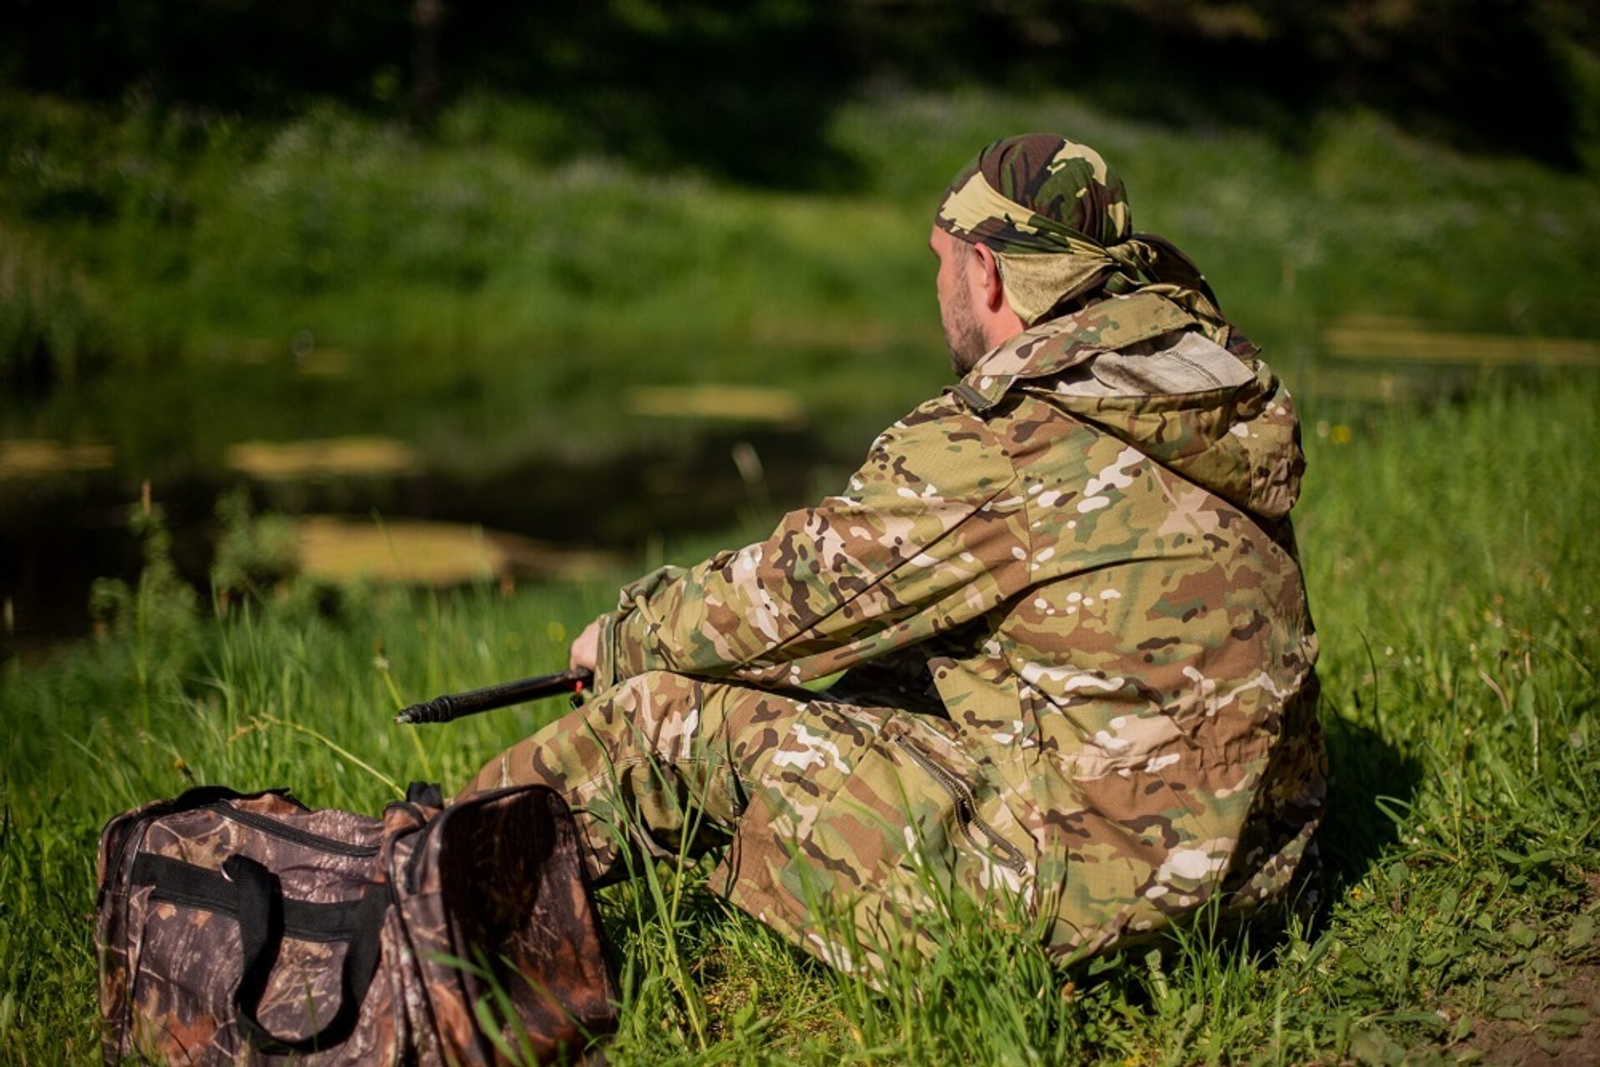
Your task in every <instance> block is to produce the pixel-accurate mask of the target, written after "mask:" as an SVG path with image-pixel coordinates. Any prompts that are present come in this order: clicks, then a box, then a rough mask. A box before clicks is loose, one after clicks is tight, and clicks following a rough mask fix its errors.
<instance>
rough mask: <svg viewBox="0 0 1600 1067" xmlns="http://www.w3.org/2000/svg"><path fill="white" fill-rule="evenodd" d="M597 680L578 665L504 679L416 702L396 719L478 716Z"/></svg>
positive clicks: (406, 722) (578, 689)
mask: <svg viewBox="0 0 1600 1067" xmlns="http://www.w3.org/2000/svg"><path fill="white" fill-rule="evenodd" d="M593 681H594V675H592V674H591V673H589V672H588V671H586V670H583V669H582V668H574V669H573V670H567V671H559V672H557V673H555V674H541V675H539V676H537V677H534V678H523V679H520V680H518V681H515V682H501V683H500V684H499V685H491V686H485V687H484V688H482V689H471V690H468V691H467V692H465V693H447V694H445V695H444V696H438V697H434V698H433V699H432V700H429V701H427V702H426V703H423V704H413V705H411V706H410V707H409V708H403V709H401V711H400V714H398V715H396V716H395V717H394V721H395V722H396V723H399V724H401V725H413V724H416V723H423V722H450V721H451V720H453V719H459V718H461V717H463V716H465V715H476V714H478V713H479V712H480V711H492V710H494V709H495V708H504V707H509V706H510V705H512V704H522V703H525V702H526V701H529V700H538V699H540V698H541V697H549V696H560V695H562V694H566V693H571V694H577V693H581V692H582V691H583V690H584V689H586V688H588V687H589V685H590V683H591V682H593Z"/></svg>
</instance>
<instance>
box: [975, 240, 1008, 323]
mask: <svg viewBox="0 0 1600 1067" xmlns="http://www.w3.org/2000/svg"><path fill="white" fill-rule="evenodd" d="M972 253H973V255H975V256H976V257H977V259H978V262H977V264H976V266H977V268H978V269H977V271H976V272H975V277H974V278H973V281H974V282H976V283H977V285H976V286H975V288H977V289H978V296H979V297H980V298H981V299H982V301H983V306H984V307H985V308H987V309H988V310H989V311H999V310H1000V309H1001V308H1002V307H1006V306H1007V305H1006V289H1005V285H1004V283H1002V282H1001V280H1000V261H999V260H998V259H997V258H995V254H994V250H993V249H992V248H990V247H989V246H988V245H984V244H973V245H972Z"/></svg>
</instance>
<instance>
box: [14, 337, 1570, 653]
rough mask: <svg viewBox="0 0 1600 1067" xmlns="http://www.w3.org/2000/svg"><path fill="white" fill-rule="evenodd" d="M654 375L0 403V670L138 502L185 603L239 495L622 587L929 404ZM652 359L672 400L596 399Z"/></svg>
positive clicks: (810, 380)
mask: <svg viewBox="0 0 1600 1067" xmlns="http://www.w3.org/2000/svg"><path fill="white" fill-rule="evenodd" d="M1285 350H1287V353H1286V352H1285ZM1275 351H1276V355H1275V356H1274V360H1273V362H1274V366H1275V367H1276V368H1277V369H1278V370H1279V371H1280V373H1283V374H1284V375H1285V377H1286V378H1287V379H1288V380H1289V382H1290V383H1291V386H1292V388H1293V389H1294V391H1295V393H1296V395H1297V396H1298V397H1299V398H1300V400H1301V408H1302V415H1303V416H1304V417H1305V418H1306V419H1307V421H1308V423H1309V424H1310V425H1312V426H1317V425H1320V424H1319V423H1318V422H1317V419H1318V416H1319V413H1321V412H1325V411H1331V410H1334V409H1341V410H1347V409H1348V408H1349V407H1350V406H1351V405H1358V406H1359V405H1371V404H1388V403H1395V402H1410V401H1414V400H1417V399H1419V398H1433V397H1449V396H1461V395H1465V394H1467V393H1470V392H1473V391H1474V390H1476V389H1479V388H1484V387H1485V385H1484V382H1485V381H1486V380H1490V379H1486V378H1485V374H1486V368H1489V371H1488V372H1489V373H1491V374H1492V375H1494V376H1495V377H1493V378H1492V381H1493V382H1495V383H1498V384H1500V385H1503V384H1505V383H1506V382H1507V381H1509V380H1513V379H1515V378H1517V377H1519V376H1522V377H1526V376H1530V375H1531V376H1536V375H1538V374H1539V373H1542V371H1541V368H1549V367H1551V366H1559V367H1565V368H1572V367H1583V368H1587V370H1585V371H1584V373H1588V372H1589V371H1600V344H1597V343H1595V342H1590V341H1540V340H1539V339H1528V338H1493V337H1484V336H1464V335H1453V334H1440V333H1432V332H1429V331H1425V330H1418V329H1415V328H1413V327H1411V326H1409V325H1407V324H1400V325H1396V324H1394V323H1386V322H1379V323H1367V322H1351V323H1346V324H1343V325H1341V326H1336V327H1330V328H1329V329H1328V330H1327V331H1325V335H1324V337H1323V338H1322V340H1321V342H1320V343H1318V344H1317V345H1315V346H1314V347H1308V346H1300V347H1299V348H1296V347H1295V346H1292V345H1283V346H1277V347H1276V349H1275ZM697 354H702V355H703V353H697ZM563 355H564V353H563ZM653 355H654V356H655V358H656V359H657V362H656V363H654V364H652V365H651V366H650V367H649V368H645V367H642V366H641V367H638V368H637V369H635V370H622V369H619V367H623V366H626V365H627V364H626V363H625V362H623V361H621V360H614V361H613V362H612V363H611V364H610V365H609V366H608V367H607V368H606V369H602V370H598V371H597V370H594V369H593V366H594V365H593V364H592V363H590V364H589V365H588V366H587V368H586V367H585V365H583V364H582V363H581V362H578V361H572V360H568V361H567V362H563V363H556V362H554V357H546V358H545V359H544V360H543V362H542V363H540V362H539V361H538V359H537V358H530V359H526V360H525V361H524V362H525V363H527V364H528V365H529V366H530V367H531V368H532V370H533V372H536V373H539V374H542V375H543V377H542V378H539V379H537V380H533V379H522V380H519V379H517V378H515V377H511V376H508V372H507V369H506V365H500V364H496V365H491V366H489V367H488V368H487V369H485V370H483V371H481V372H479V371H475V370H472V369H471V368H457V369H455V370H454V371H451V370H450V369H449V368H444V369H443V370H442V371H441V370H440V369H439V368H432V369H430V371H429V374H431V377H427V376H424V377H423V378H421V379H420V380H419V379H418V378H417V377H416V375H415V374H411V375H409V376H407V375H402V374H399V373H394V374H389V373H372V372H370V371H368V372H363V371H362V370H361V369H360V367H359V366H358V365H357V366H353V365H354V364H357V363H358V361H353V360H351V359H349V358H348V357H345V356H343V355H342V354H340V353H336V352H335V353H329V352H326V351H322V350H314V349H310V348H309V347H303V348H300V349H297V350H295V351H294V353H293V358H279V359H276V360H274V359H245V360H242V361H233V362H228V361H219V362H214V363H211V364H207V365H203V366H199V367H192V368H186V369H185V370H184V371H183V372H182V373H176V372H173V371H170V370H164V371H147V372H142V373H141V372H124V373H122V374H120V375H119V376H117V377H114V378H106V379H102V380H97V381H95V382H92V383H79V384H75V385H73V384H69V385H67V386H58V387H57V388H55V389H53V390H51V391H48V392H39V391H36V392H33V393H18V392H16V391H13V392H12V393H10V394H9V395H3V396H0V659H3V658H5V657H6V656H8V655H11V654H16V653H19V652H27V651H29V650H37V649H40V648H44V647H48V646H49V645H50V644H52V643H54V642H58V641H60V640H63V639H67V638H71V637H74V636H77V635H80V634H82V633H85V632H87V629H88V626H89V616H88V611H87V603H88V594H89V588H90V585H91V584H92V582H93V581H94V579H95V578H98V577H121V578H124V579H127V578H132V577H134V576H135V575H136V574H137V573H138V569H139V566H140V563H141V559H140V547H139V545H138V543H137V542H136V540H135V539H134V538H133V536H132V534H131V533H130V532H129V529H128V518H129V515H130V510H131V508H132V506H133V505H134V504H135V503H136V502H137V501H138V500H139V499H140V497H141V494H142V493H143V492H144V491H145V490H144V487H145V486H146V485H147V484H148V486H149V493H150V495H151V497H152V499H153V500H154V501H155V502H156V503H158V504H160V505H161V506H162V507H163V509H164V510H165V513H166V515H167V517H168V520H169V524H170V526H171V528H172V531H173V534H174V540H175V544H174V556H175V560H176V562H177V563H178V565H179V567H180V569H181V570H182V572H183V573H184V574H185V575H186V576H188V577H189V578H191V579H192V580H194V581H195V582H196V584H197V585H200V586H201V587H202V588H203V586H204V582H205V580H206V575H207V572H208V569H209V564H210V560H211V556H212V552H213V549H214V544H215V539H216V535H217V523H216V521H215V518H214V513H215V508H216V504H217V502H218V500H219V498H220V497H222V496H223V495H224V494H227V493H230V492H233V491H237V490H238V489H239V488H241V487H242V488H243V489H244V490H245V491H247V492H248V494H249V496H250V499H251V502H252V504H253V505H254V506H255V508H256V510H257V511H258V512H261V511H268V512H276V513H281V514H284V515H288V516H292V517H295V518H296V519H297V521H299V523H300V527H299V536H300V541H299V544H300V549H301V553H302V557H303V560H302V561H303V564H304V566H305V567H306V568H307V569H308V570H309V571H311V572H313V573H316V574H318V575H321V576H325V577H328V578H329V579H331V580H343V579H346V578H351V577H357V576H367V577H371V578H374V579H377V580H397V581H406V582H428V583H433V584H439V585H449V584H453V583H456V582H461V581H477V580H483V579H490V580H493V579H497V578H505V577H510V578H513V579H520V578H523V577H528V576H531V577H550V576H554V577H563V576H565V577H582V576H584V575H587V574H592V573H594V572H595V570H596V569H597V568H600V567H603V566H605V565H606V564H607V562H612V563H614V564H615V565H616V566H620V567H624V568H626V567H629V566H632V565H634V564H635V563H636V562H637V561H638V560H640V559H641V558H642V557H643V556H644V555H645V554H646V553H645V548H646V545H647V544H651V543H655V542H659V540H660V538H662V537H663V536H666V537H671V538H679V537H682V536H684V535H690V534H694V533H701V532H704V533H710V532H720V531H732V530H733V529H734V528H735V527H737V526H741V525H743V526H745V527H747V528H749V527H760V526H762V525H763V524H765V523H767V522H770V521H771V520H772V519H774V518H775V517H776V516H777V515H778V514H779V513H780V512H781V511H782V510H784V509H786V508H788V507H791V506H794V505H797V504H799V503H801V502H803V501H805V500H807V499H810V498H812V497H814V496H816V495H818V494H820V493H823V492H829V491H834V490H836V489H837V488H838V487H839V486H840V485H841V484H842V482H843V479H844V478H845V477H846V476H847V474H848V473H849V471H850V470H852V469H853V468H854V467H855V465H856V463H857V462H858V460H859V458H860V456H861V455H862V453H863V450H864V449H865V448H866V446H867V445H868V444H869V443H870V441H871V439H872V436H873V434H874V433H876V432H877V430H878V429H880V428H881V427H882V426H883V425H885V424H886V423H887V422H888V421H890V420H892V419H894V418H895V417H897V416H899V415H900V414H901V413H903V412H904V411H905V410H907V409H908V408H909V407H911V406H912V405H913V404H915V403H916V402H918V401H919V400H920V399H922V398H923V397H924V396H926V395H930V394H931V393H932V392H933V391H935V390H936V389H937V388H939V385H940V384H941V383H942V381H943V377H942V374H943V371H942V368H940V367H933V366H926V367H924V364H925V363H926V361H927V351H926V346H923V345H918V346H916V349H915V351H914V352H911V353H910V354H906V355H897V354H895V353H889V354H887V355H886V354H885V353H882V352H877V353H874V352H856V351H833V350H829V351H818V352H804V353H797V352H788V353H785V354H783V355H782V357H781V358H782V359H783V360H788V361H794V360H799V361H802V362H804V368H803V369H798V370H797V368H796V366H795V365H793V364H791V365H789V366H787V367H785V368H784V370H785V372H786V373H787V374H788V378H789V380H795V379H797V378H798V379H801V381H800V384H798V385H797V386H796V387H795V389H794V390H788V389H784V388H776V387H770V386H760V385H751V384H748V383H743V384H741V383H730V382H724V381H708V380H697V379H696V377H695V374H694V369H695V368H696V367H697V366H705V365H720V366H722V367H724V368H726V367H729V366H738V365H739V364H738V362H737V361H736V360H733V359H724V360H723V361H722V362H721V363H720V364H717V362H716V360H715V359H701V360H699V361H698V363H697V361H696V359H694V358H690V357H679V356H677V355H676V354H674V353H668V354H667V356H666V357H664V358H663V357H661V355H660V354H659V353H655V354H653ZM630 358H632V359H634V360H635V362H637V356H636V355H634V356H632V357H630ZM673 359H677V360H678V367H679V370H678V372H677V377H676V378H675V379H669V380H666V381H659V380H658V381H654V382H650V381H644V380H639V381H632V380H605V379H607V378H611V379H623V378H625V377H634V376H637V377H638V378H640V379H643V378H644V376H645V374H646V373H647V372H649V373H655V374H658V375H660V374H661V373H663V372H662V371H661V369H660V368H661V366H663V365H670V364H671V363H672V361H673ZM874 360H876V363H874V362H873V361H874ZM747 362H748V361H747ZM574 366H576V368H577V369H576V370H574V369H573V367H574ZM908 367H909V368H910V371H909V372H908V371H907V368H908ZM685 368H688V369H687V370H685ZM585 373H587V374H588V375H589V378H587V379H586V378H585V377H584V374H585ZM711 373H715V372H714V371H713V372H711ZM769 373H770V367H769ZM596 374H598V375H599V376H600V379H601V380H598V381H596V380H590V379H592V378H593V377H594V375H596ZM760 374H761V370H760V368H759V367H756V368H753V369H749V370H748V375H749V376H750V377H756V378H759V376H760ZM569 379H570V380H569ZM563 383H565V384H563ZM802 390H803V391H805V393H806V395H804V396H801V395H799V394H800V392H801V391H802ZM818 410H823V411H826V412H827V415H826V418H818V417H817V416H816V414H815V412H816V411H818Z"/></svg>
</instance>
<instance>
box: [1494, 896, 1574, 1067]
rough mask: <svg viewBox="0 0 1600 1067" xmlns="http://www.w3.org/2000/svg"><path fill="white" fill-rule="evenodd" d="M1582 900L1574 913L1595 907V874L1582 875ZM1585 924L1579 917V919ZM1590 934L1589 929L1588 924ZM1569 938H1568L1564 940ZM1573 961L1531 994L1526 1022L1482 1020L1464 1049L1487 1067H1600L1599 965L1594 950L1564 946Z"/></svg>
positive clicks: (1518, 1020) (1517, 1020)
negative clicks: (1585, 887) (1584, 888)
mask: <svg viewBox="0 0 1600 1067" xmlns="http://www.w3.org/2000/svg"><path fill="white" fill-rule="evenodd" d="M1584 881H1585V882H1587V883H1588V893H1587V899H1586V900H1585V902H1584V905H1583V906H1582V907H1581V908H1580V909H1579V910H1580V911H1582V912H1585V913H1587V912H1592V911H1593V910H1594V909H1595V908H1596V906H1597V905H1600V873H1595V872H1591V873H1589V874H1587V875H1586V876H1585V878H1584ZM1578 921H1579V922H1580V923H1581V922H1583V921H1584V919H1583V918H1582V917H1580V919H1579V920H1578ZM1591 929H1592V925H1591ZM1569 936H1570V935H1569ZM1567 948H1568V949H1569V950H1570V951H1572V952H1573V953H1574V954H1575V955H1576V956H1577V957H1578V958H1577V959H1576V960H1574V961H1573V962H1571V963H1569V964H1568V965H1567V966H1566V967H1564V968H1563V969H1562V972H1561V973H1560V974H1559V975H1556V976H1553V977H1552V978H1551V979H1550V980H1549V987H1548V988H1547V989H1546V990H1542V991H1539V992H1536V993H1535V992H1533V991H1531V990H1529V991H1527V992H1529V993H1530V996H1529V998H1528V999H1529V1001H1530V1003H1532V1004H1533V1005H1535V1006H1536V1010H1532V1011H1530V1012H1529V1013H1528V1017H1527V1018H1525V1019H1516V1020H1507V1019H1486V1020H1484V1021H1483V1022H1481V1023H1479V1024H1478V1025H1477V1026H1476V1027H1475V1028H1474V1029H1473V1033H1472V1036H1471V1037H1470V1038H1469V1039H1468V1041H1467V1045H1468V1047H1470V1048H1472V1049H1476V1050H1478V1051H1480V1052H1482V1053H1483V1060H1482V1061H1481V1062H1483V1063H1485V1064H1489V1065H1492V1067H1557V1065H1559V1067H1600V962H1596V959H1595V957H1596V955H1597V954H1600V953H1597V948H1596V946H1595V945H1594V944H1593V943H1592V942H1591V943H1590V944H1589V945H1587V946H1584V945H1582V944H1581V943H1580V944H1578V945H1573V944H1571V943H1570V942H1569V944H1568V946H1567Z"/></svg>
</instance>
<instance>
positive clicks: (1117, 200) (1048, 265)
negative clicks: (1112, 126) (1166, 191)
mask: <svg viewBox="0 0 1600 1067" xmlns="http://www.w3.org/2000/svg"><path fill="white" fill-rule="evenodd" d="M934 225H936V226H938V227H939V228H940V229H942V230H945V231H946V232H948V233H949V234H950V235H951V236H953V237H957V238H960V239H961V240H963V241H967V242H970V243H973V244H982V245H986V246H987V247H988V248H990V249H991V250H993V251H994V253H995V255H996V258H997V259H998V260H999V263H1000V276H1001V281H1002V283H1003V284H1004V286H1005V291H1006V299H1007V301H1008V302H1009V303H1010V304H1011V307H1012V310H1014V311H1015V312H1016V313H1017V314H1018V315H1019V316H1021V317H1022V319H1023V321H1024V322H1025V323H1026V324H1028V325H1030V326H1031V325H1033V324H1035V323H1037V322H1039V321H1041V320H1043V319H1046V318H1049V317H1051V312H1053V311H1055V310H1056V309H1057V308H1058V307H1060V306H1061V305H1062V304H1064V303H1066V302H1067V301H1070V300H1072V299H1073V298H1075V297H1079V296H1085V295H1089V294H1091V293H1094V292H1095V291H1096V290H1104V291H1105V292H1106V293H1108V294H1111V295H1124V294H1128V293H1133V292H1138V291H1141V290H1147V289H1154V290H1155V291H1157V292H1160V293H1162V294H1163V295H1165V296H1167V297H1169V298H1170V299H1172V300H1174V301H1175V302H1176V303H1178V304H1180V305H1182V306H1183V307H1184V308H1185V309H1187V310H1188V311H1190V312H1191V313H1192V314H1194V315H1195V316H1196V317H1197V318H1200V319H1201V320H1203V322H1204V323H1205V324H1206V325H1207V327H1209V329H1208V331H1207V332H1208V333H1212V332H1223V331H1225V330H1226V320H1225V319H1223V317H1222V314H1221V312H1220V311H1218V310H1217V307H1216V297H1215V296H1214V295H1213V294H1212V292H1211V287H1210V286H1209V285H1207V284H1206V281H1205V278H1204V277H1203V276H1202V275H1201V274H1200V270H1199V268H1198V267H1196V266H1195V265H1194V263H1193V262H1192V261H1190V259H1189V258H1188V257H1187V256H1185V255H1184V254H1183V253H1182V252H1180V251H1179V250H1178V249H1177V248H1176V247H1175V246H1173V245H1172V244H1171V243H1170V242H1168V241H1166V240H1165V239H1163V238H1160V237H1156V236H1155V235H1153V234H1139V233H1134V232H1133V213H1132V211H1131V209H1130V208H1129V207H1128V198H1127V190H1126V189H1125V188H1124V187H1123V184H1122V179H1121V178H1120V177H1119V176H1118V175H1117V173H1116V171H1114V170H1112V169H1111V167H1110V165H1108V164H1107V163H1106V161H1105V160H1104V159H1103V158H1102V157H1101V156H1100V153H1098V152H1096V151H1095V150H1094V149H1092V148H1090V147H1088V146H1087V145H1081V144H1076V143H1074V142H1072V141H1069V140H1066V139H1065V138H1062V137H1058V136H1056V135H1054V134H1044V133H1033V134H1026V135H1023V136H1021V137H1012V138H1008V139H1007V140H1004V141H996V142H995V143H993V144H991V145H989V146H988V147H987V148H985V149H984V150H983V151H982V152H980V153H978V157H977V159H975V160H973V161H972V162H971V163H969V164H968V165H967V166H966V167H965V168H963V169H962V171H961V172H960V173H959V174H957V175H956V178H955V180H954V181H953V182H951V183H950V188H949V190H948V191H946V193H945V196H944V200H943V201H942V202H941V203H940V204H939V209H938V212H937V213H936V214H935V216H934ZM1214 339H1215V338H1214Z"/></svg>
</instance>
